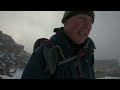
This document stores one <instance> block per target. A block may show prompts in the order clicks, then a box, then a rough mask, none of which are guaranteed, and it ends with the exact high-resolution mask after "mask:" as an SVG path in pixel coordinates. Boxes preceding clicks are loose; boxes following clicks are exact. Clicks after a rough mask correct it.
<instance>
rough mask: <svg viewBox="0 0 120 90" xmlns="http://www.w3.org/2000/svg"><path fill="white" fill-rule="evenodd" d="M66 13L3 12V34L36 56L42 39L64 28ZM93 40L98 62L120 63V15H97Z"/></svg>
mask: <svg viewBox="0 0 120 90" xmlns="http://www.w3.org/2000/svg"><path fill="white" fill-rule="evenodd" d="M63 13H64V12H63V11H0V30H1V31H3V33H6V34H9V35H10V36H12V38H13V39H14V40H15V41H16V42H17V43H19V44H22V45H24V46H25V50H26V51H28V52H32V49H33V45H34V42H35V41H36V40H37V39H38V38H42V37H45V38H49V37H50V36H51V35H53V34H54V33H53V29H54V28H55V27H61V26H63V24H62V23H61V19H62V16H63ZM95 14H96V18H95V23H94V24H93V29H92V31H91V33H90V37H91V38H92V39H93V41H94V42H95V45H96V48H97V49H96V50H95V58H96V59H114V58H115V59H116V58H119V59H120V49H119V46H120V40H119V39H120V35H119V34H120V30H119V29H120V11H95Z"/></svg>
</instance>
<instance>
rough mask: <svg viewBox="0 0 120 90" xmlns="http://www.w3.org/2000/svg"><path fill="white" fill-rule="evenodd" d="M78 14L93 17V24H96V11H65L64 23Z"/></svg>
mask: <svg viewBox="0 0 120 90" xmlns="http://www.w3.org/2000/svg"><path fill="white" fill-rule="evenodd" d="M76 14H87V15H89V16H91V17H92V19H93V22H94V19H95V14H94V11H65V13H64V16H63V19H62V23H63V22H64V21H65V20H67V19H69V18H70V17H72V16H74V15H76Z"/></svg>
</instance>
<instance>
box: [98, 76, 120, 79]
mask: <svg viewBox="0 0 120 90" xmlns="http://www.w3.org/2000/svg"><path fill="white" fill-rule="evenodd" d="M96 79H120V77H110V76H105V77H101V78H96Z"/></svg>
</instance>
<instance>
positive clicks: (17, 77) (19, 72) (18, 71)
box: [0, 69, 120, 79]
mask: <svg viewBox="0 0 120 90" xmlns="http://www.w3.org/2000/svg"><path fill="white" fill-rule="evenodd" d="M22 73H23V70H20V69H18V70H17V71H16V73H13V74H12V75H13V77H9V76H7V75H0V77H2V79H21V76H22ZM96 79H120V77H109V76H105V77H101V78H96Z"/></svg>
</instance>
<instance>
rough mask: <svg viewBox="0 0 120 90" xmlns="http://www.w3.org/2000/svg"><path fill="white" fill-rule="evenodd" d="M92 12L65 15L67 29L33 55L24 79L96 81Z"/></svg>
mask: <svg viewBox="0 0 120 90" xmlns="http://www.w3.org/2000/svg"><path fill="white" fill-rule="evenodd" d="M94 18H95V15H94V12H93V11H65V13H64V16H63V19H62V23H63V24H64V27H61V28H56V29H54V32H56V34H55V35H53V36H52V37H51V38H50V40H48V41H46V42H44V43H43V44H42V45H41V46H40V47H38V48H37V49H36V50H35V51H34V52H33V54H32V56H31V58H30V60H29V62H28V65H27V66H26V68H25V70H24V72H23V75H22V79H95V74H94V49H95V45H94V43H93V41H92V39H91V38H89V37H88V35H89V33H90V31H91V29H92V24H93V23H94Z"/></svg>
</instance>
